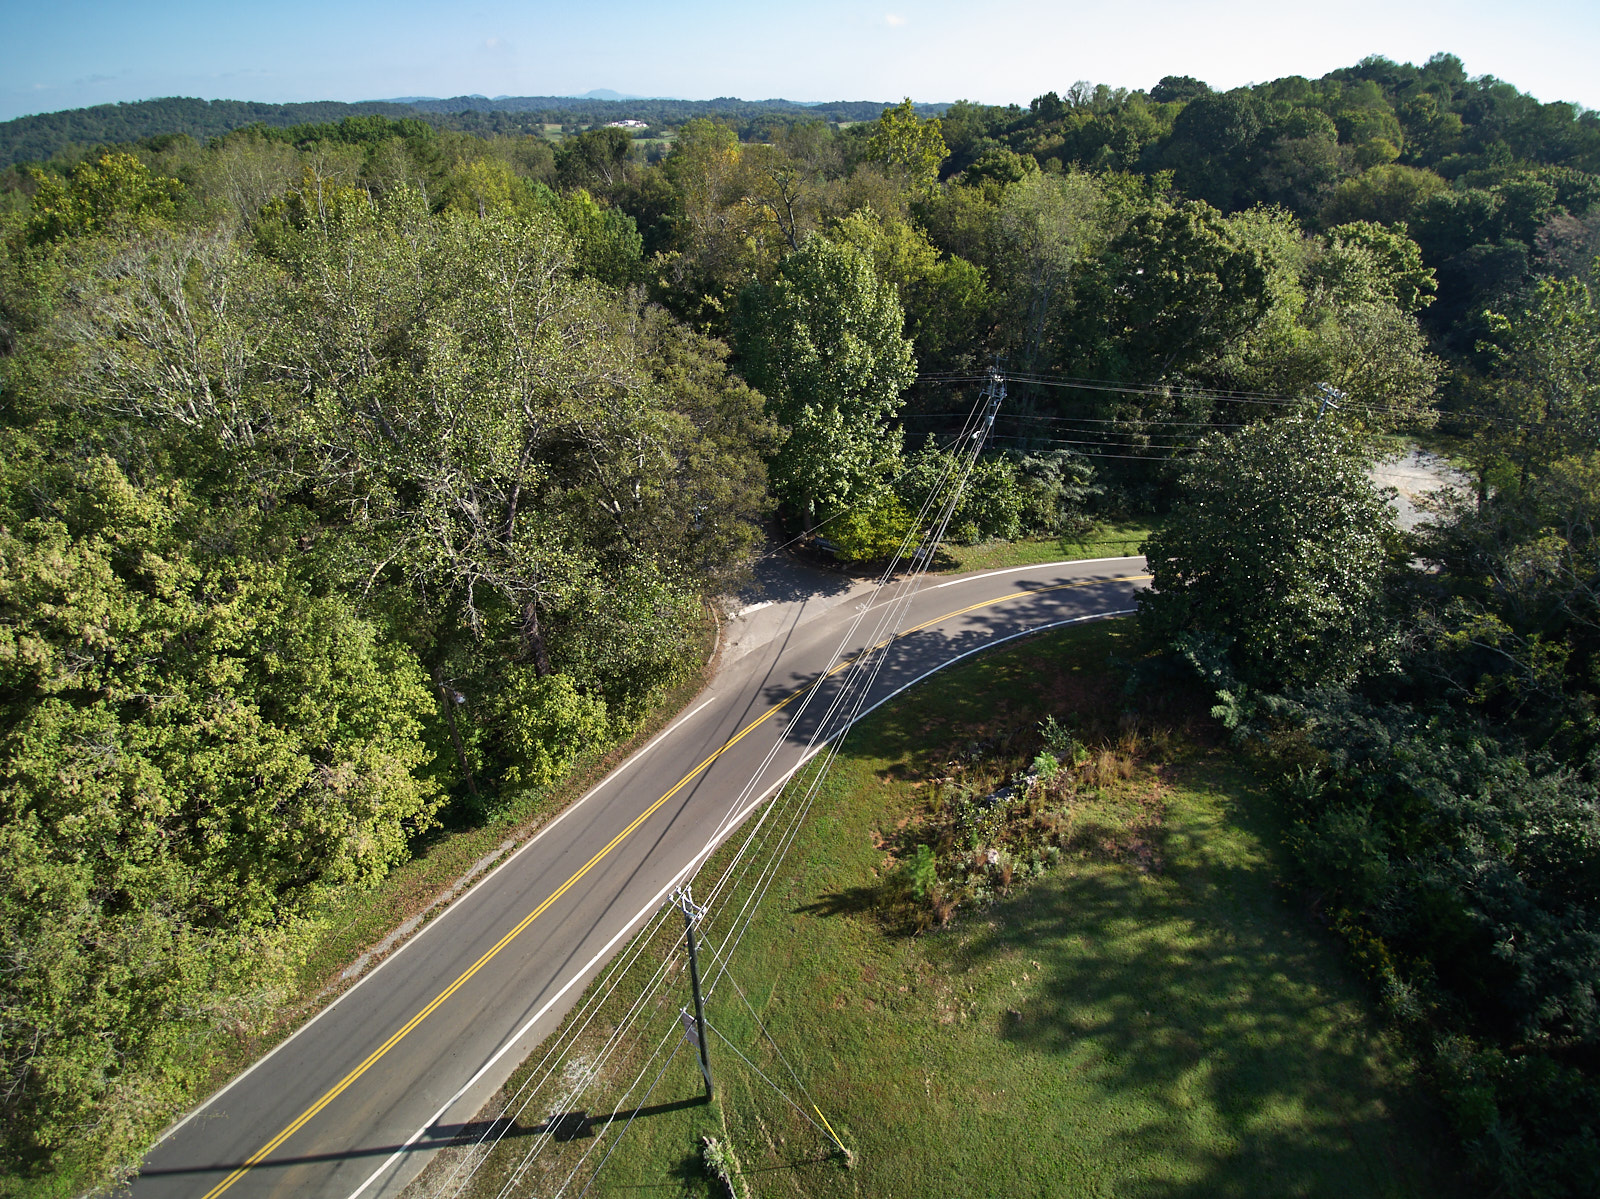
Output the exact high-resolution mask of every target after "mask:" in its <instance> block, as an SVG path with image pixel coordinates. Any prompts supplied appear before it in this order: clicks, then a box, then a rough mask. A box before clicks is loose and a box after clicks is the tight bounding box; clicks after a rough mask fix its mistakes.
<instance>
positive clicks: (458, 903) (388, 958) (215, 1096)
mask: <svg viewBox="0 0 1600 1199" xmlns="http://www.w3.org/2000/svg"><path fill="white" fill-rule="evenodd" d="M716 699H717V697H716V696H712V697H711V699H708V700H706V701H705V703H702V704H701V705H699V707H697V708H695V709H694V710H693V711H692V712H689V713H687V714H686V715H684V716H680V717H679V718H678V719H677V720H675V721H673V722H672V723H671V724H670V725H668V726H667V727H666V728H664V729H662V730H661V732H659V733H657V734H656V735H655V736H654V737H652V738H651V739H650V740H649V741H648V742H647V743H646V744H645V745H643V746H642V747H640V748H639V749H637V750H635V751H634V752H633V753H632V754H630V755H628V757H627V758H626V759H625V760H624V761H622V762H619V763H618V764H617V766H616V768H615V769H613V770H612V771H611V772H610V773H609V774H607V775H606V777H605V778H603V779H601V780H600V781H599V782H598V783H596V784H595V785H594V786H593V787H591V788H590V789H589V790H588V791H587V792H586V793H585V794H584V795H583V796H582V797H581V798H579V799H577V800H575V801H573V802H572V803H570V804H568V805H567V806H566V807H565V808H563V809H562V810H561V811H559V812H557V813H556V814H555V816H553V817H552V818H551V819H550V820H549V821H547V822H546V823H545V824H544V825H543V826H542V827H541V828H540V829H539V831H538V832H536V833H534V835H533V836H531V837H529V838H528V839H527V840H526V841H524V842H523V843H522V844H521V845H520V846H518V847H517V848H516V849H515V850H513V851H512V853H511V856H510V857H508V858H507V859H506V860H505V861H503V862H501V863H500V865H498V866H496V867H495V868H494V869H493V870H491V871H489V873H488V874H485V875H483V876H482V877H481V878H479V879H478V881H477V882H475V883H473V884H472V886H470V887H469V888H467V890H466V891H465V892H463V893H462V894H460V895H458V896H456V898H455V899H453V900H451V901H450V903H449V904H448V905H446V907H445V909H444V911H442V912H440V913H439V915H437V916H435V917H434V918H433V919H432V920H430V921H428V922H427V923H426V924H424V925H423V926H422V927H421V928H419V929H418V930H417V931H416V932H415V933H413V934H412V935H411V936H409V937H407V938H406V939H405V940H404V941H402V942H400V945H399V947H398V948H396V949H395V950H393V951H392V952H390V953H388V954H386V955H385V956H384V958H383V960H382V961H381V962H379V963H378V964H377V965H376V966H374V967H373V968H372V969H371V970H368V971H367V972H366V973H365V974H363V975H362V976H361V977H360V978H358V979H357V980H356V982H355V984H354V985H353V986H351V987H348V988H347V989H345V990H344V991H342V992H340V993H339V994H338V995H337V996H335V998H334V999H333V1002H331V1003H329V1004H327V1005H326V1006H324V1007H321V1008H319V1009H317V1012H316V1014H315V1015H313V1016H312V1017H311V1019H309V1020H307V1021H306V1022H305V1023H304V1024H302V1025H301V1026H300V1027H299V1028H297V1029H295V1030H294V1031H293V1032H292V1033H290V1034H289V1035H288V1036H287V1037H285V1038H284V1039H283V1040H281V1041H279V1042H278V1043H277V1044H276V1045H274V1046H273V1047H272V1048H271V1049H269V1050H268V1051H267V1052H266V1053H264V1054H262V1055H261V1056H260V1057H259V1058H257V1059H256V1060H255V1061H254V1062H252V1063H251V1064H250V1066H249V1067H248V1068H247V1069H245V1070H244V1071H243V1072H241V1073H239V1074H237V1075H235V1076H234V1077H233V1078H232V1079H231V1080H229V1082H228V1083H227V1085H226V1086H224V1087H222V1088H221V1089H220V1090H217V1091H214V1092H213V1093H212V1094H211V1095H209V1096H207V1097H206V1098H205V1099H203V1100H201V1101H200V1103H198V1104H197V1105H196V1106H195V1107H193V1108H191V1109H190V1110H189V1112H188V1114H187V1115H185V1116H184V1117H183V1118H182V1119H180V1120H179V1121H177V1122H176V1123H175V1124H171V1125H168V1127H167V1128H166V1129H165V1130H164V1131H163V1132H162V1133H161V1135H160V1136H159V1137H157V1138H156V1139H155V1141H154V1142H153V1143H152V1144H151V1145H150V1147H149V1148H148V1149H146V1150H145V1156H148V1155H149V1154H150V1153H152V1152H154V1151H155V1150H156V1149H157V1148H159V1147H160V1146H161V1145H163V1144H165V1143H166V1142H167V1140H168V1139H170V1138H171V1137H173V1136H174V1135H176V1134H177V1132H178V1131H179V1130H180V1129H181V1128H183V1126H184V1125H186V1124H188V1123H189V1121H191V1120H193V1119H194V1118H195V1117H196V1116H198V1115H199V1114H200V1113H201V1112H203V1111H205V1110H206V1108H208V1107H210V1106H211V1105H212V1104H214V1103H215V1102H217V1100H219V1099H221V1098H222V1097H223V1096H224V1095H226V1094H227V1093H228V1092H229V1091H231V1090H233V1088H234V1087H236V1086H238V1085H239V1084H240V1083H241V1082H243V1081H244V1080H245V1079H247V1078H249V1077H250V1075H252V1074H254V1073H255V1072H256V1070H257V1069H259V1068H260V1067H261V1066H264V1065H265V1064H266V1063H267V1062H268V1061H269V1060H270V1059H271V1058H272V1056H273V1055H274V1054H276V1053H277V1052H278V1051H279V1050H280V1049H284V1048H287V1047H288V1046H289V1045H290V1044H291V1043H293V1041H294V1040H295V1038H297V1037H298V1036H299V1035H300V1034H301V1033H303V1032H305V1031H306V1029H308V1028H310V1027H311V1026H312V1025H313V1024H315V1023H316V1022H317V1021H318V1020H320V1019H322V1017H323V1016H325V1015H327V1014H328V1013H329V1012H331V1011H333V1009H334V1008H336V1007H338V1006H339V1005H340V1004H341V1003H343V1002H344V1001H345V1000H346V999H347V998H349V997H350V996H351V995H353V994H355V992H356V991H357V990H358V989H359V988H360V987H361V986H362V984H363V983H365V982H366V981H367V980H368V979H370V978H372V977H374V976H375V975H376V974H377V973H378V971H380V970H382V969H383V968H384V967H385V966H387V965H388V964H389V963H390V962H392V961H394V960H395V959H396V958H397V957H399V956H400V955H401V954H402V953H404V952H405V951H406V950H407V949H409V948H411V946H413V945H415V944H416V943H417V942H418V941H419V940H421V939H422V937H423V935H424V934H425V933H427V932H428V930H429V929H432V928H434V927H436V926H437V925H439V924H442V923H443V922H444V919H445V917H446V916H448V915H449V914H450V913H452V912H455V911H457V910H459V909H460V908H461V907H462V906H463V905H464V903H465V902H466V900H467V899H469V898H470V897H472V896H474V895H479V894H482V893H483V891H484V890H485V888H484V884H485V883H487V882H488V881H489V880H490V879H492V878H493V877H494V876H495V875H497V874H499V873H500V872H501V871H502V870H504V869H505V868H506V867H507V866H509V865H511V863H513V862H515V861H516V860H517V859H518V858H519V857H521V856H522V852H523V851H524V850H526V849H528V848H530V847H531V846H532V845H533V844H534V843H535V842H536V841H538V840H539V839H540V838H541V837H543V836H544V835H545V834H546V833H548V832H549V831H550V830H551V829H553V828H555V826H556V825H558V824H560V823H561V822H562V821H563V820H565V819H566V818H567V816H568V815H569V814H570V813H572V812H574V811H576V810H577V809H578V808H579V807H580V806H581V805H582V804H584V803H586V802H587V801H588V800H589V799H591V798H593V797H594V796H595V795H597V794H599V793H600V790H601V788H603V787H604V786H605V785H606V784H607V783H609V782H611V780H612V779H614V778H616V777H617V776H618V775H620V774H621V773H622V772H623V771H624V770H626V769H627V768H628V767H629V766H632V765H633V764H634V763H635V762H636V761H638V760H639V759H640V758H642V757H644V755H645V754H647V753H649V752H650V751H651V750H652V749H654V748H655V747H656V746H657V745H659V744H660V743H661V742H662V741H663V740H665V739H666V738H667V737H668V736H670V735H671V734H672V733H675V732H676V731H677V730H678V728H679V727H680V726H681V725H683V724H684V723H685V722H686V721H689V720H691V719H693V718H694V716H695V715H696V714H697V713H699V712H700V711H701V709H703V708H705V707H706V706H707V705H708V704H711V703H713V702H715V700H716Z"/></svg>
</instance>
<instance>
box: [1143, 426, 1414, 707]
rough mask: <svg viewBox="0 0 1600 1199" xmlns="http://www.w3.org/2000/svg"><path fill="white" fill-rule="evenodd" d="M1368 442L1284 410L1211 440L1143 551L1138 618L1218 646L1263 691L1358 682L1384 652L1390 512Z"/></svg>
mask: <svg viewBox="0 0 1600 1199" xmlns="http://www.w3.org/2000/svg"><path fill="white" fill-rule="evenodd" d="M1367 462H1368V458H1367V456H1366V453H1365V451H1364V450H1363V448H1362V446H1361V445H1360V443H1359V442H1358V441H1357V440H1356V439H1355V438H1353V437H1352V436H1351V435H1350V434H1348V433H1346V432H1344V431H1342V430H1341V429H1339V428H1338V426H1336V425H1334V424H1333V423H1331V422H1328V423H1323V422H1318V421H1315V420H1312V419H1307V418H1299V417H1292V418H1284V419H1281V420H1277V421H1273V422H1271V423H1269V424H1257V425H1253V426H1251V427H1249V428H1247V429H1244V430H1241V431H1240V432H1239V433H1238V434H1236V435H1234V436H1232V437H1222V436H1213V437H1212V438H1211V439H1209V440H1207V441H1206V442H1203V443H1202V444H1201V448H1200V451H1199V453H1198V454H1197V455H1196V457H1195V458H1194V460H1193V461H1192V462H1191V464H1189V465H1188V466H1187V467H1186V468H1185V470H1184V473H1183V475H1182V477H1181V480H1180V488H1181V490H1180V498H1179V501H1178V503H1177V505H1176V506H1175V507H1174V509H1173V511H1172V514H1171V516H1170V517H1169V519H1168V521H1167V523H1166V525H1165V526H1163V528H1162V529H1161V531H1160V532H1158V533H1157V534H1156V535H1155V536H1153V537H1152V538H1151V539H1150V541H1149V543H1148V544H1147V546H1146V547H1145V553H1146V556H1147V557H1148V558H1149V561H1150V572H1151V575H1152V576H1153V579H1152V591H1151V592H1150V593H1148V594H1147V595H1145V596H1143V597H1141V599H1140V604H1139V619H1140V622H1141V623H1142V624H1143V625H1144V627H1145V628H1146V630H1147V631H1148V632H1149V633H1150V635H1151V636H1152V637H1154V638H1155V639H1156V640H1157V641H1158V643H1161V644H1166V643H1167V642H1169V641H1171V640H1172V639H1174V638H1176V637H1179V636H1180V635H1189V636H1198V637H1200V638H1203V639H1207V640H1209V641H1211V642H1212V643H1213V644H1215V645H1216V646H1217V648H1218V650H1220V651H1221V652H1222V653H1224V654H1225V655H1226V657H1227V660H1228V662H1229V664H1230V665H1231V667H1232V668H1233V670H1234V671H1236V672H1237V676H1238V677H1239V678H1240V679H1241V680H1243V681H1244V682H1246V683H1248V684H1249V685H1251V686H1253V687H1259V688H1266V689H1269V690H1276V689H1279V688H1282V687H1285V686H1291V685H1307V684H1317V683H1325V682H1339V681H1347V680H1350V679H1352V678H1354V677H1355V675H1356V674H1357V672H1359V671H1360V670H1362V669H1364V668H1365V667H1366V666H1367V665H1368V664H1369V662H1370V661H1371V659H1372V657H1373V655H1374V654H1376V653H1379V652H1381V644H1382V639H1383V637H1384V636H1385V635H1386V627H1387V625H1386V620H1385V617H1384V611H1383V609H1384V594H1383V582H1384V571H1385V564H1386V559H1387V553H1388V551H1387V547H1386V540H1385V530H1386V528H1387V523H1388V519H1387V507H1386V505H1385V503H1384V501H1383V497H1382V496H1380V495H1379V494H1378V493H1377V491H1376V490H1375V489H1374V488H1373V486H1372V484H1371V483H1370V482H1369V481H1368V479H1367V474H1366V467H1367Z"/></svg>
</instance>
